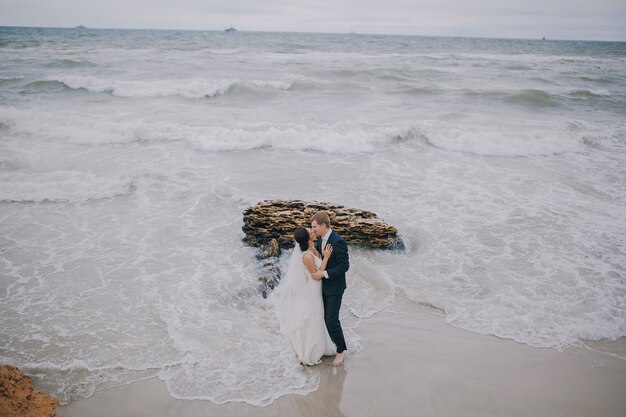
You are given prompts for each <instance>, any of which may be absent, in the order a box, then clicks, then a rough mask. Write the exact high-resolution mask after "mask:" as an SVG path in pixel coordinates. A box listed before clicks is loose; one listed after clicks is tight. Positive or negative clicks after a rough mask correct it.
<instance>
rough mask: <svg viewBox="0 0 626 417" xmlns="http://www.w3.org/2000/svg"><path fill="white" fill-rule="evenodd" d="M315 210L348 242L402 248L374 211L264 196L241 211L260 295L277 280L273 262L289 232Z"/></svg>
mask: <svg viewBox="0 0 626 417" xmlns="http://www.w3.org/2000/svg"><path fill="white" fill-rule="evenodd" d="M319 210H325V211H326V212H328V215H329V216H330V225H331V228H332V229H333V230H334V231H336V232H337V233H339V234H340V235H341V237H343V239H344V240H345V241H346V243H347V244H348V245H355V246H362V247H367V248H374V249H403V248H404V245H403V243H402V239H401V238H400V236H399V235H398V230H397V229H396V228H395V227H393V226H390V225H388V224H386V223H385V222H384V221H383V220H382V219H380V218H379V217H378V216H376V214H374V213H372V212H370V211H366V210H360V209H354V208H348V207H344V206H340V205H337V204H331V203H320V202H306V201H302V200H266V201H262V202H260V203H258V204H256V205H254V206H252V207H249V208H247V209H246V210H245V211H244V212H243V227H242V230H243V231H244V233H245V237H244V238H243V241H244V242H245V243H247V244H249V245H251V246H255V247H258V248H260V249H259V252H258V254H257V258H258V259H260V260H262V265H261V267H260V274H259V275H260V276H259V281H261V291H262V292H263V296H267V294H268V292H269V291H270V290H271V289H272V288H274V287H275V286H276V284H278V281H280V270H279V268H278V267H277V266H276V264H277V259H278V256H280V250H281V248H283V249H287V248H292V247H293V245H294V242H293V232H294V230H295V229H296V228H298V227H310V225H311V217H312V216H313V214H315V213H316V212H317V211H319Z"/></svg>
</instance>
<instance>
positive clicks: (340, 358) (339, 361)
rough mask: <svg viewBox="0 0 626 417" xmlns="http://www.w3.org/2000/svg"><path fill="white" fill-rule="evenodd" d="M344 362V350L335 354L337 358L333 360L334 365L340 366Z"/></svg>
mask: <svg viewBox="0 0 626 417" xmlns="http://www.w3.org/2000/svg"><path fill="white" fill-rule="evenodd" d="M342 363H343V352H341V353H338V354H337V356H335V360H334V361H333V366H339V365H341V364H342Z"/></svg>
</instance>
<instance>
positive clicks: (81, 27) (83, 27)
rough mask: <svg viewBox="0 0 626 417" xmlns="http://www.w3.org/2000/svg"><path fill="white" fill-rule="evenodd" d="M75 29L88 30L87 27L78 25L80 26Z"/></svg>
mask: <svg viewBox="0 0 626 417" xmlns="http://www.w3.org/2000/svg"><path fill="white" fill-rule="evenodd" d="M74 29H87V26H83V25H78V26H75V27H74Z"/></svg>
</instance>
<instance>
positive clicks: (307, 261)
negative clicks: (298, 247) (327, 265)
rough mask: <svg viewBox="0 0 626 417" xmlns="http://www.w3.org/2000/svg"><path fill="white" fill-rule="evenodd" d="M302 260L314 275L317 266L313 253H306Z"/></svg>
mask: <svg viewBox="0 0 626 417" xmlns="http://www.w3.org/2000/svg"><path fill="white" fill-rule="evenodd" d="M302 262H303V263H304V266H306V269H307V270H308V271H309V273H310V274H311V275H313V274H314V273H315V271H317V268H316V267H315V260H314V259H313V255H311V254H310V253H305V254H304V255H302Z"/></svg>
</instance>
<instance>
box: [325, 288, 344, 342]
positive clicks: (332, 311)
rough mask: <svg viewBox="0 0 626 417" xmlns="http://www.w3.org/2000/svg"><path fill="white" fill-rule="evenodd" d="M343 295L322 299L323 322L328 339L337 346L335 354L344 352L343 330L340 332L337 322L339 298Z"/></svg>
mask: <svg viewBox="0 0 626 417" xmlns="http://www.w3.org/2000/svg"><path fill="white" fill-rule="evenodd" d="M342 297H343V294H339V295H326V294H324V296H323V297H322V298H323V299H324V322H325V323H326V328H327V329H328V334H329V335H330V339H331V340H332V341H333V343H335V345H336V346H337V353H341V352H343V351H344V350H346V341H345V339H344V338H343V330H341V322H340V321H339V309H340V308H341V298H342Z"/></svg>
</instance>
